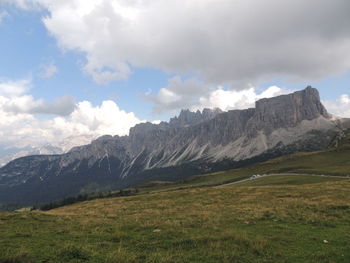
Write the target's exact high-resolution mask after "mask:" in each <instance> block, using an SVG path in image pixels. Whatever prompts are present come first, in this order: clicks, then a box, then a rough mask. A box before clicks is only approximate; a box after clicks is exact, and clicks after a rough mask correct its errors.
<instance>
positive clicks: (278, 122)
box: [250, 86, 330, 132]
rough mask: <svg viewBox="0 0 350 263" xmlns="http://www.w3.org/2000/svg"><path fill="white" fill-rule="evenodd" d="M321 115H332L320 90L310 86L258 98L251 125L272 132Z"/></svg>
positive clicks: (327, 116) (256, 128)
mask: <svg viewBox="0 0 350 263" xmlns="http://www.w3.org/2000/svg"><path fill="white" fill-rule="evenodd" d="M320 116H323V117H325V118H329V117H330V116H329V114H328V113H327V110H326V109H325V107H324V106H323V105H322V103H321V101H320V95H319V93H318V90H317V89H315V88H312V87H311V86H308V87H307V88H305V89H304V90H301V91H297V92H294V93H292V94H288V95H281V96H277V97H273V98H267V99H261V100H258V101H257V102H256V103H255V116H254V119H253V120H252V121H251V122H252V123H251V125H250V127H252V126H253V127H255V129H253V130H264V131H267V132H270V131H273V130H276V129H279V128H287V127H295V126H296V125H297V124H299V123H300V122H301V121H303V120H313V119H316V118H318V117H320Z"/></svg>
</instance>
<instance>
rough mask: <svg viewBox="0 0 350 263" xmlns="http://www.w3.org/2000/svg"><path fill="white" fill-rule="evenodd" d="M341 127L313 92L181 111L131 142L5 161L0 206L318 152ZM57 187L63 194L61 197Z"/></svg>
mask: <svg viewBox="0 0 350 263" xmlns="http://www.w3.org/2000/svg"><path fill="white" fill-rule="evenodd" d="M338 127H339V121H338V122H337V123H336V122H335V121H334V120H333V119H332V118H331V116H330V115H329V114H328V113H327V111H326V109H325V108H324V107H323V105H322V103H321V102H320V97H319V93H318V91H317V90H316V89H314V88H311V87H307V88H306V89H305V90H302V91H298V92H295V93H292V94H289V95H282V96H278V97H274V98H269V99H262V100H259V101H257V102H256V107H255V108H252V109H246V110H231V111H228V112H222V111H221V110H219V109H214V110H210V109H205V110H203V112H200V111H197V112H190V111H189V110H183V111H181V113H180V115H179V116H178V117H175V118H172V119H171V120H170V122H169V123H166V122H162V123H160V124H159V125H156V124H151V123H143V124H138V125H136V126H135V127H133V128H131V129H130V135H129V136H123V137H119V136H109V135H106V136H102V137H100V138H98V139H97V140H94V141H93V142H92V143H91V144H89V145H86V146H80V147H75V148H73V149H72V150H71V151H70V152H68V153H66V154H63V155H54V156H30V157H23V158H20V159H16V160H14V161H12V162H10V163H9V164H8V165H6V166H5V167H3V168H1V169H0V203H1V202H4V200H5V201H9V200H10V201H14V198H12V199H11V198H9V197H11V196H12V193H13V192H14V191H17V190H16V189H21V191H24V192H25V191H27V194H24V195H21V196H22V197H21V198H23V196H28V195H30V193H31V191H33V189H34V188H35V189H44V188H45V187H47V188H46V189H53V190H52V191H51V192H54V193H53V194H50V191H43V194H42V195H40V196H39V197H37V198H36V199H35V200H34V201H35V202H39V201H40V200H45V201H51V200H53V199H59V198H62V197H64V196H65V195H74V194H78V193H79V189H81V188H82V187H84V186H85V185H86V184H88V183H91V182H96V183H98V184H101V185H113V187H114V188H118V187H122V186H128V185H132V184H135V183H138V182H140V181H145V180H146V179H145V178H144V176H143V175H144V174H147V176H149V177H150V178H151V177H152V175H153V171H155V170H156V169H163V168H166V167H178V166H181V165H186V164H191V163H193V162H198V163H202V164H205V166H208V165H209V166H210V164H211V163H217V162H220V161H222V160H227V159H230V160H234V161H240V160H245V159H248V158H252V157H255V156H258V155H261V154H263V153H265V152H267V151H269V150H271V149H275V148H279V149H280V148H283V147H287V146H288V147H289V146H290V145H292V144H294V145H296V146H295V147H294V148H293V149H294V150H295V151H305V150H308V149H306V146H305V145H307V144H305V143H301V142H307V141H310V140H314V141H316V142H317V141H319V142H322V143H319V144H318V143H314V141H313V143H312V145H313V146H312V147H314V148H315V149H317V148H322V147H325V145H327V143H328V141H331V140H332V134H333V133H337V132H338V131H339V128H338ZM314 131H318V132H316V133H315V132H314ZM326 133H327V134H328V135H327V136H325V135H324V134H326ZM317 136H319V137H320V138H317ZM315 138H316V140H315ZM196 171H197V170H196ZM185 173H186V171H185ZM189 175H190V173H189ZM160 176H161V175H160ZM178 176H181V175H178ZM157 178H158V177H157ZM172 179H174V180H176V176H175V177H174V178H172ZM56 187H63V188H64V190H63V192H62V191H61V192H60V191H57V190H55V189H56ZM9 189H10V190H9ZM23 189H24V190H23ZM27 189H32V190H31V191H30V190H27ZM1 191H2V193H3V194H2V195H1ZM5 195H6V196H5ZM17 197H18V195H17V196H16V198H17ZM21 198H19V199H21ZM17 199H18V198H17ZM17 199H16V200H17Z"/></svg>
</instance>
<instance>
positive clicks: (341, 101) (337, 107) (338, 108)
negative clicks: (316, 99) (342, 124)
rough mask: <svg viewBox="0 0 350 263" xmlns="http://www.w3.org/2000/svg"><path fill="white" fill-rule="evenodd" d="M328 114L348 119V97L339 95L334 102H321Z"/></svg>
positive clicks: (349, 98) (349, 105)
mask: <svg viewBox="0 0 350 263" xmlns="http://www.w3.org/2000/svg"><path fill="white" fill-rule="evenodd" d="M323 104H324V105H325V107H326V108H327V110H328V112H330V113H332V114H334V115H336V116H339V117H345V118H350V97H349V95H348V94H343V95H341V96H340V97H339V98H338V99H337V100H336V101H335V102H333V101H323Z"/></svg>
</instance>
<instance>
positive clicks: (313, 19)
mask: <svg viewBox="0 0 350 263" xmlns="http://www.w3.org/2000/svg"><path fill="white" fill-rule="evenodd" d="M349 10H350V1H348V0H332V1H322V0H309V1H304V0H285V1H280V0H265V1H260V0H186V1H181V0H0V148H1V147H2V149H10V148H13V147H17V148H24V147H28V146H41V145H44V144H47V143H49V144H53V145H61V146H62V145H67V149H65V150H68V148H69V147H71V146H74V145H75V144H76V145H79V144H84V143H87V142H88V141H89V140H90V139H92V138H96V137H97V136H101V135H104V134H111V135H120V136H122V135H127V134H128V131H129V128H130V127H132V126H134V125H135V124H137V123H140V122H145V121H150V122H154V123H158V122H159V121H160V120H163V121H167V120H169V118H170V117H172V116H174V115H178V114H179V112H180V110H181V109H187V108H188V109H191V110H202V109H203V108H206V107H207V108H214V107H219V108H221V109H222V110H230V109H244V108H248V107H254V102H255V101H256V100H258V99H261V98H265V97H272V96H277V95H281V94H286V93H290V92H293V91H296V90H300V89H303V88H305V87H306V86H308V85H312V86H313V87H315V88H317V89H318V90H319V92H320V95H321V99H322V102H323V103H324V104H325V106H326V107H327V109H328V110H329V111H330V112H331V113H333V114H335V115H337V116H341V117H350V26H349V25H350V16H349V15H348V11H349Z"/></svg>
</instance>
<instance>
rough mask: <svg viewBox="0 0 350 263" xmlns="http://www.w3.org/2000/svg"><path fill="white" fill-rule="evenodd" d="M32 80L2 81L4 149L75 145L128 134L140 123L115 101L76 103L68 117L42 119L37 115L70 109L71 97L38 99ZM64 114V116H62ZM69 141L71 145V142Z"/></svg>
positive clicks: (1, 142) (0, 123) (0, 134)
mask: <svg viewBox="0 0 350 263" xmlns="http://www.w3.org/2000/svg"><path fill="white" fill-rule="evenodd" d="M29 86H30V81H27V80H23V81H7V82H0V116H1V118H0V146H1V147H2V148H14V147H17V148H24V147H28V146H30V147H40V146H43V145H45V144H48V143H49V144H52V145H57V146H61V144H62V142H67V145H70V146H74V143H73V144H72V142H74V140H75V138H79V137H80V139H78V140H77V142H78V143H77V144H79V142H86V139H85V140H83V139H84V138H91V139H92V138H95V137H98V136H101V135H105V134H111V135H126V134H128V132H129V128H130V127H132V126H134V125H135V124H137V123H139V122H141V120H140V119H138V118H137V117H136V116H135V114H134V113H132V112H125V111H123V110H121V109H120V108H119V107H118V105H117V104H116V103H115V102H113V101H103V102H102V103H101V105H100V106H93V105H92V104H91V103H90V102H88V101H82V102H79V103H74V104H73V106H74V107H73V108H72V109H71V110H70V112H69V113H67V114H65V115H66V116H57V117H51V118H49V119H40V118H37V117H36V116H35V113H48V114H53V113H54V114H57V113H59V112H61V113H62V112H63V111H64V110H65V109H66V108H67V107H70V106H71V104H72V100H71V98H69V97H63V98H59V99H57V100H56V101H55V102H54V103H51V104H49V103H47V102H45V101H43V100H35V99H34V98H33V97H32V96H31V95H28V94H26V93H27V92H28V91H29ZM61 115H64V114H61ZM69 142H70V143H69Z"/></svg>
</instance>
